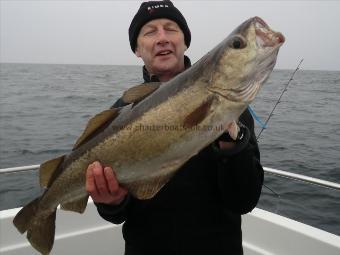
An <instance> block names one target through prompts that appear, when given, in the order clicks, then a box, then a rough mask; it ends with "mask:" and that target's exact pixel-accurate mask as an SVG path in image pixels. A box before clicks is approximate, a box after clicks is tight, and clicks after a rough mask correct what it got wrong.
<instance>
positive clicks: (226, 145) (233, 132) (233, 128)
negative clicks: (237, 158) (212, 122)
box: [219, 121, 240, 150]
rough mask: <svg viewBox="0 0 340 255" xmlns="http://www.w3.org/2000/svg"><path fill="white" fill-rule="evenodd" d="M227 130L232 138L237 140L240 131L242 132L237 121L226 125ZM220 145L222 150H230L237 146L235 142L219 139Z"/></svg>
mask: <svg viewBox="0 0 340 255" xmlns="http://www.w3.org/2000/svg"><path fill="white" fill-rule="evenodd" d="M226 132H228V133H229V136H230V137H231V139H233V140H234V141H236V139H237V136H238V133H239V132H240V127H239V126H238V125H237V123H236V122H235V121H233V122H231V123H230V124H229V125H228V126H227V127H226ZM219 146H220V149H222V150H230V149H232V148H234V147H235V142H233V141H232V142H225V141H219Z"/></svg>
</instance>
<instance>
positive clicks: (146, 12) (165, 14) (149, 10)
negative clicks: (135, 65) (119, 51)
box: [129, 1, 191, 52]
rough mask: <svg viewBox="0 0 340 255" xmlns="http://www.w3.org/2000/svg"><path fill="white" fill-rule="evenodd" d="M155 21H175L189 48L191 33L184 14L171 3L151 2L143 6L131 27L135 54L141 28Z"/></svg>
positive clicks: (144, 3) (130, 35)
mask: <svg viewBox="0 0 340 255" xmlns="http://www.w3.org/2000/svg"><path fill="white" fill-rule="evenodd" d="M154 19H170V20H173V21H175V22H176V23H177V25H178V26H179V27H180V28H181V30H182V32H183V34H184V42H185V45H186V46H187V47H188V48H189V46H190V41H191V33H190V30H189V27H188V24H187V22H186V20H185V18H184V17H183V15H182V13H181V12H180V11H179V10H178V9H177V8H176V7H175V6H174V5H173V3H172V2H171V1H149V2H143V3H142V4H141V6H140V7H139V10H138V12H137V13H136V15H135V16H134V18H133V20H132V21H131V24H130V27H129V40H130V46H131V49H132V51H133V52H135V49H136V46H137V37H138V35H139V32H140V30H141V28H142V27H143V26H144V25H145V24H146V23H147V22H149V21H151V20H154Z"/></svg>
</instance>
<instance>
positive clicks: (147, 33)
mask: <svg viewBox="0 0 340 255" xmlns="http://www.w3.org/2000/svg"><path fill="white" fill-rule="evenodd" d="M155 31H156V30H149V31H146V32H145V33H144V35H152V34H153V33H154V32H155Z"/></svg>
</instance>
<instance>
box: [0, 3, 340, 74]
mask: <svg viewBox="0 0 340 255" xmlns="http://www.w3.org/2000/svg"><path fill="white" fill-rule="evenodd" d="M141 2H142V1H113V0H112V1H99V0H97V1H95V0H93V1H30V0H26V1H3V0H1V2H0V4H1V6H0V7H1V13H0V14H1V18H0V22H1V23H0V29H1V30H0V33H1V41H0V43H1V44H0V61H1V62H16V63H17V62H19V63H21V62H24V63H63V64H64V63H67V64H72V63H73V64H116V65H136V64H142V62H141V61H140V60H139V59H137V58H136V57H135V56H134V55H133V53H132V52H131V49H130V47H129V43H128V33H127V31H128V27H129V24H130V21H131V19H132V18H133V15H134V14H135V13H136V11H137V9H138V8H139V5H140V3H141ZM173 2H174V3H175V5H176V6H177V7H178V8H179V9H180V10H181V11H182V13H183V14H184V16H185V17H186V19H187V22H188V24H189V27H190V29H191V32H192V42H191V46H190V48H189V50H188V51H187V55H188V56H189V57H190V58H191V59H192V61H193V62H195V61H196V60H198V59H199V58H200V57H201V56H203V55H204V54H205V53H206V52H208V51H209V50H210V49H211V48H212V47H214V46H215V45H216V44H217V43H219V42H220V41H221V40H222V39H223V38H225V37H226V36H227V35H228V34H229V33H230V32H231V31H232V30H233V29H234V28H235V27H237V26H238V25H239V24H240V23H242V22H243V21H244V20H246V19H248V18H249V17H252V16H260V17H262V18H263V19H264V20H265V21H266V22H267V23H268V24H269V26H271V27H272V28H273V29H274V30H277V31H280V32H282V33H283V34H284V35H285V37H286V39H287V41H286V43H285V45H284V46H283V48H282V49H281V51H280V54H279V58H278V62H277V65H276V68H283V69H294V68H295V67H296V65H297V64H298V62H299V60H300V59H301V58H304V59H305V60H304V63H303V68H304V69H316V70H340V53H339V52H340V50H339V46H340V34H339V32H338V31H339V24H340V15H339V13H340V1H237V2H236V1H180V0H178V1H176V0H174V1H173Z"/></svg>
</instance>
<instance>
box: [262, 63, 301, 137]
mask: <svg viewBox="0 0 340 255" xmlns="http://www.w3.org/2000/svg"><path fill="white" fill-rule="evenodd" d="M302 62H303V59H301V60H300V63H299V64H298V66H297V67H296V68H295V70H294V72H293V73H292V75H291V76H290V79H289V81H288V82H287V84H286V86H285V87H284V89H283V90H282V92H281V94H280V96H279V98H278V100H277V101H276V103H275V105H274V107H273V109H272V111H271V112H270V113H269V116H268V118H267V120H266V121H265V123H264V124H262V123H261V122H260V123H261V127H262V128H261V131H260V132H259V134H258V135H257V137H256V140H257V141H258V140H259V138H260V136H261V134H262V132H263V131H264V130H265V129H266V128H267V124H268V122H269V120H270V118H271V117H272V116H273V113H274V111H275V109H276V107H277V106H278V104H279V103H280V102H281V98H282V96H283V94H284V93H285V92H286V91H287V89H288V86H289V84H290V82H291V81H292V80H293V78H294V75H295V74H296V72H297V71H298V70H299V69H300V65H301V63H302Z"/></svg>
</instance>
